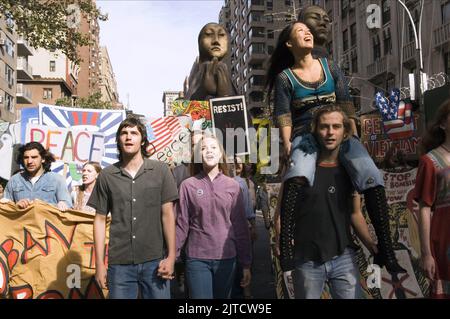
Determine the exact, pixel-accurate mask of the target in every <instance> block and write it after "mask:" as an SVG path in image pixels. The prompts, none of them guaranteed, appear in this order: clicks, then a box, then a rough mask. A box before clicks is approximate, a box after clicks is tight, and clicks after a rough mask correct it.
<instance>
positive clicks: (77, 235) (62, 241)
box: [0, 200, 109, 299]
mask: <svg viewBox="0 0 450 319" xmlns="http://www.w3.org/2000/svg"><path fill="white" fill-rule="evenodd" d="M93 221H94V215H91V214H89V213H86V212H80V211H74V210H69V211H67V212H65V213H62V212H61V211H59V210H58V209H57V208H55V207H53V206H51V205H48V204H45V203H44V202H42V201H39V200H35V201H34V203H33V204H32V205H31V206H30V207H28V208H27V209H24V210H22V209H17V208H16V206H15V205H14V204H12V203H0V299H1V298H14V299H31V298H36V299H63V298H64V299H66V298H67V299H82V298H87V299H91V298H104V296H105V293H106V291H105V292H103V291H102V290H101V289H100V287H99V286H98V284H97V283H96V281H95V278H94V275H95V255H94V240H93ZM107 228H108V229H107V231H106V234H107V236H109V235H108V234H109V220H108V223H107ZM107 242H108V238H107ZM105 251H106V252H107V251H108V250H107V247H105ZM105 262H107V256H106V257H105Z"/></svg>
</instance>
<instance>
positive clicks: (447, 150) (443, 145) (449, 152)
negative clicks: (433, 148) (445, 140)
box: [441, 144, 450, 153]
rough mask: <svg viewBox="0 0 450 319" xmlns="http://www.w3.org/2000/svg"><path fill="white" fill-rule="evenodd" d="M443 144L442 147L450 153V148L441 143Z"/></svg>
mask: <svg viewBox="0 0 450 319" xmlns="http://www.w3.org/2000/svg"><path fill="white" fill-rule="evenodd" d="M441 146H442V148H443V149H444V150H446V151H447V153H450V150H449V149H448V148H447V147H446V146H445V145H444V144H441Z"/></svg>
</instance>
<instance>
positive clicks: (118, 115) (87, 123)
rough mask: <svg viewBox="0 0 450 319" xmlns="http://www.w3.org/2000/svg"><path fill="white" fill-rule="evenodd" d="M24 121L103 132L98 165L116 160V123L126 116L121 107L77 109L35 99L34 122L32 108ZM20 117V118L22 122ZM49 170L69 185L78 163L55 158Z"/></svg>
mask: <svg viewBox="0 0 450 319" xmlns="http://www.w3.org/2000/svg"><path fill="white" fill-rule="evenodd" d="M28 115H29V116H30V118H29V120H27V123H33V124H39V125H46V126H49V127H52V128H70V129H74V130H80V131H87V132H91V133H95V134H103V136H104V140H103V148H104V152H103V156H102V158H101V160H100V161H99V162H100V164H101V166H102V167H106V166H109V165H111V164H113V163H115V162H117V159H118V156H117V144H116V132H117V129H118V128H119V125H120V123H121V122H122V121H123V120H124V119H125V118H126V114H125V111H123V110H99V109H80V108H70V107H64V106H56V105H48V104H42V103H39V114H38V123H35V120H34V118H33V112H31V111H30V114H28ZM23 123H24V120H23V121H22V125H23ZM51 170H52V172H55V173H58V174H61V175H62V176H64V177H65V178H66V183H67V186H68V188H69V189H71V187H72V184H79V181H80V180H81V175H80V173H79V172H80V171H81V164H79V163H78V162H77V161H75V162H70V163H67V162H64V161H56V162H54V163H52V166H51Z"/></svg>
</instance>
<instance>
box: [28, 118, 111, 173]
mask: <svg viewBox="0 0 450 319" xmlns="http://www.w3.org/2000/svg"><path fill="white" fill-rule="evenodd" d="M25 142H26V143H28V142H39V143H41V144H42V145H43V146H44V147H45V148H46V149H47V150H49V151H50V152H51V153H52V154H53V155H54V156H55V160H57V161H62V162H64V163H77V164H80V165H83V164H84V163H86V162H88V161H95V162H99V163H100V162H101V161H102V157H103V153H104V145H103V142H104V136H103V134H102V133H100V132H92V131H79V130H74V129H66V128H61V127H50V126H43V125H36V124H28V125H27V130H26V137H25Z"/></svg>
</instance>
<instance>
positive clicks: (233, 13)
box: [219, 0, 450, 113]
mask: <svg viewBox="0 0 450 319" xmlns="http://www.w3.org/2000/svg"><path fill="white" fill-rule="evenodd" d="M404 2H405V3H406V5H407V7H408V9H409V11H410V12H411V13H412V17H413V19H414V23H415V25H416V27H417V29H418V28H419V19H420V12H422V21H423V23H422V28H421V34H420V35H419V36H420V39H421V41H422V48H423V49H422V56H423V71H424V72H425V73H427V74H428V75H429V76H433V75H436V74H439V73H441V72H445V73H446V74H448V75H450V53H449V52H450V48H449V45H450V1H449V0H424V2H423V7H421V6H420V4H421V3H420V2H419V1H417V0H405V1H404ZM371 4H376V5H377V6H378V7H379V8H380V18H381V23H380V27H379V28H372V29H369V27H368V25H367V19H368V17H369V15H370V14H368V13H367V7H368V6H369V5H371ZM308 5H319V6H321V7H323V8H325V10H326V11H327V12H328V15H329V16H330V18H331V20H332V34H331V36H330V43H329V45H328V47H329V51H330V53H331V55H332V58H333V59H334V60H335V61H336V62H337V63H338V64H339V65H340V66H341V68H342V69H343V71H344V72H345V73H346V75H347V76H348V77H349V80H350V86H351V88H352V89H351V93H352V95H353V96H354V101H355V105H356V107H357V109H358V110H359V111H360V112H361V113H365V112H369V111H371V110H373V105H374V102H373V101H374V98H373V97H374V93H375V91H376V90H378V89H383V90H390V89H392V88H394V87H400V88H406V87H408V86H409V82H408V74H409V73H411V72H415V71H416V70H417V68H418V62H417V60H418V58H417V54H416V50H415V41H414V33H413V31H412V30H413V28H412V27H411V23H410V22H409V18H408V15H407V12H406V10H405V9H404V8H403V7H402V6H401V5H400V3H399V1H398V0H285V1H284V0H283V1H281V0H278V1H273V0H248V1H239V0H226V1H225V2H224V6H223V8H222V11H221V13H220V15H219V18H220V22H221V23H223V24H224V25H226V26H227V28H228V31H229V32H230V35H231V72H232V78H233V82H234V84H235V85H236V86H237V88H238V90H239V93H240V94H244V95H245V96H246V98H247V103H248V105H249V106H250V108H261V107H267V105H268V102H267V101H266V99H265V93H266V92H265V91H264V86H263V85H264V75H265V71H266V67H267V60H268V58H269V56H270V54H271V53H272V51H273V49H274V47H275V45H276V41H277V38H278V35H279V32H280V31H281V30H282V29H283V27H284V26H286V25H287V23H288V22H289V21H292V19H293V17H296V16H297V15H298V12H299V10H301V9H302V8H304V7H306V6H308ZM294 12H295V15H294ZM256 113H257V112H256Z"/></svg>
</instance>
